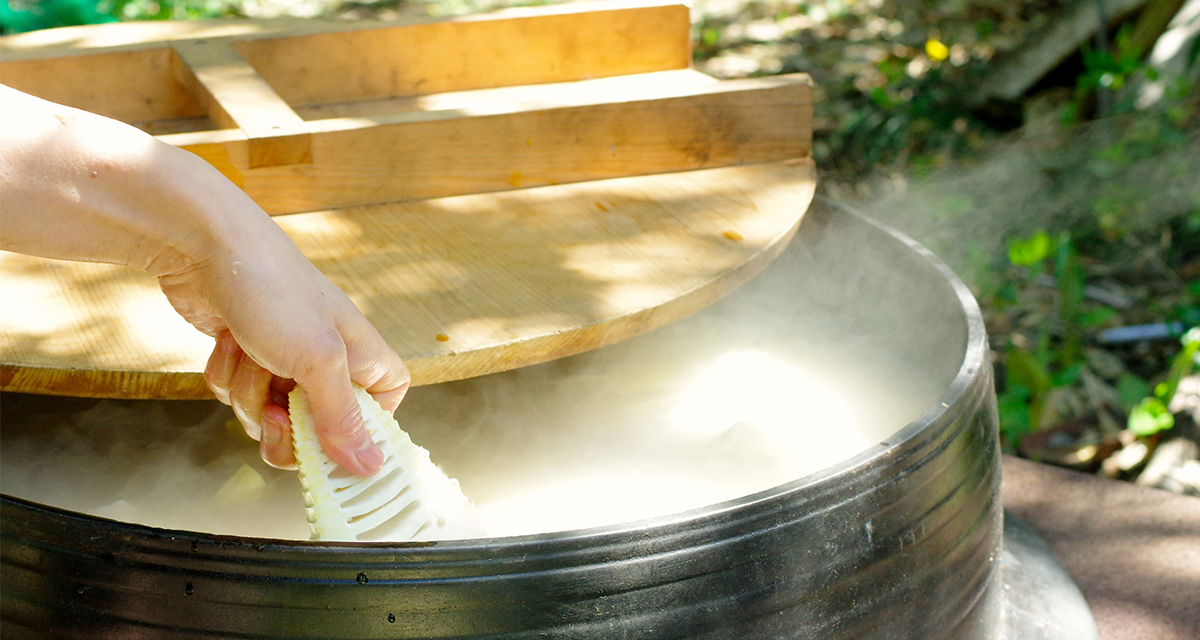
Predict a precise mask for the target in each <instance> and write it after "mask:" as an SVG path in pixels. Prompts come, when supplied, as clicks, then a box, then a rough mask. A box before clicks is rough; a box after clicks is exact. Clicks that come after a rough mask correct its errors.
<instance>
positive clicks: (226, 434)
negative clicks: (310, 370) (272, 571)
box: [0, 348, 926, 539]
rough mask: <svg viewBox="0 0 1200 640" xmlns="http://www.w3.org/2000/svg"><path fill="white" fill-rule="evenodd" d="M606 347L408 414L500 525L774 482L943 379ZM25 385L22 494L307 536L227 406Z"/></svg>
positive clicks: (656, 504)
mask: <svg viewBox="0 0 1200 640" xmlns="http://www.w3.org/2000/svg"><path fill="white" fill-rule="evenodd" d="M622 351H628V348H626V349H622ZM598 355H600V354H593V357H590V358H589V357H588V356H583V357H578V358H573V359H569V360H567V361H563V362H560V363H551V364H548V365H543V366H540V367H533V368H531V369H528V370H524V371H517V372H510V373H508V374H500V375H496V376H489V377H487V378H482V379H479V380H473V381H464V382H459V383H452V384H446V385H439V386H436V387H426V388H417V389H414V390H413V391H412V393H411V396H410V398H409V399H408V400H406V401H405V404H404V406H403V407H402V409H401V411H400V412H399V413H398V417H399V419H400V421H401V424H402V426H404V427H406V428H407V429H409V431H410V433H411V434H412V436H413V439H414V440H415V441H416V442H417V443H418V444H421V445H423V446H425V447H426V448H427V449H429V450H430V451H431V453H432V455H433V458H434V461H435V462H437V463H438V464H440V465H441V466H442V467H443V469H444V470H445V471H446V472H447V473H448V474H450V475H451V476H454V477H457V478H458V479H459V480H460V482H461V483H462V486H463V490H464V491H465V492H466V493H467V495H468V496H470V497H471V498H472V499H473V500H474V501H475V503H476V506H477V507H478V509H479V512H480V517H481V520H482V522H483V525H484V527H485V528H486V530H487V531H488V532H489V533H491V534H492V535H500V536H505V535H521V534H529V533H542V532H551V531H562V530H567V529H577V528H584V527H592V526H599V525H607V524H615V523H621V522H627V521H631V520H637V519H641V518H648V517H655V516H662V515H668V514H674V513H678V512H681V511H685V510H688V509H693V508H697V507H702V506H705V505H709V504H713V503H716V502H720V501H723V500H728V499H733V498H737V497H739V496H744V495H748V494H750V493H754V492H757V491H761V490H764V489H768V488H771V487H773V486H776V485H779V484H782V483H785V482H788V481H791V480H794V479H797V478H799V477H801V476H804V475H806V474H809V473H812V472H815V471H818V470H820V469H823V468H825V467H828V466H830V465H832V464H835V463H837V462H839V461H841V460H844V459H847V458H849V457H851V456H853V455H855V454H857V453H859V452H860V451H863V450H864V449H866V448H868V447H870V446H872V445H874V444H876V443H878V442H879V441H881V440H883V439H884V438H886V437H887V436H888V435H890V434H891V433H892V432H894V431H895V430H896V429H898V428H899V427H900V426H902V425H904V424H905V423H906V422H908V421H909V420H910V419H912V418H913V417H915V416H916V414H917V413H919V411H920V410H921V408H922V407H923V405H922V404H921V403H920V402H919V401H917V402H913V401H912V399H915V398H919V397H920V396H923V395H926V394H919V393H913V391H914V390H913V389H911V388H897V387H896V386H895V382H894V381H892V382H886V381H884V380H880V379H879V378H880V376H879V375H874V374H872V373H871V372H870V371H860V372H858V373H857V374H855V375H853V376H850V375H846V374H843V375H837V368H836V367H834V366H832V362H831V361H830V360H828V359H825V358H823V359H822V360H823V362H809V363H795V362H787V361H784V360H781V359H779V358H777V357H776V356H774V355H771V354H769V353H766V352H763V351H758V350H747V349H735V350H729V351H725V352H723V353H720V354H718V355H716V357H708V358H702V360H704V363H703V365H702V366H699V367H696V368H694V369H691V368H689V369H688V370H687V373H686V374H685V375H678V376H668V375H664V373H665V371H664V369H665V368H673V367H674V366H676V365H678V364H680V363H672V362H669V361H667V360H665V359H664V357H666V354H662V353H658V354H648V355H657V356H659V357H657V358H652V359H651V360H650V361H642V362H628V363H625V366H616V367H613V366H612V364H613V363H611V362H610V363H595V362H593V361H595V360H598V359H608V358H597V357H595V356H598ZM679 359H681V360H685V361H690V360H693V358H690V357H682V358H679ZM805 364H807V365H808V366H804V365H805ZM603 365H608V366H603ZM595 366H602V367H603V368H606V369H610V371H609V372H608V373H609V374H611V375H612V376H615V377H606V374H605V373H602V372H600V371H599V370H597V369H595V368H593V367H595ZM11 397H12V396H9V398H11ZM19 400H20V401H21V404H22V405H23V406H22V407H18V408H17V409H19V410H20V412H21V413H26V414H27V415H15V414H16V413H17V412H18V411H17V410H16V409H14V410H12V411H7V412H6V415H5V423H4V429H3V433H4V438H3V449H2V455H3V464H0V490H3V491H4V492H5V493H8V494H10V495H15V496H18V497H22V498H26V499H29V500H34V501H37V502H41V503H44V504H50V505H54V506H58V507H62V508H66V509H71V510H74V511H79V512H83V513H88V514H92V515H98V516H103V517H108V518H113V519H117V520H122V521H126V522H136V523H140V524H146V525H150V526H155V527H163V528H170V529H183V530H189V531H203V532H210V533H225V534H236V535H246V536H255V537H270V538H285V539H305V538H307V535H308V533H307V527H306V525H305V522H304V510H303V503H302V499H301V494H300V487H299V483H298V482H297V480H296V476H295V474H294V473H292V472H287V471H279V470H276V469H272V468H270V467H268V466H267V465H265V464H264V463H262V461H261V460H259V458H258V456H257V448H256V447H255V446H254V443H253V442H251V441H250V440H249V439H248V438H247V437H246V436H245V434H244V433H242V432H241V429H240V427H239V426H237V425H236V424H232V423H230V422H229V421H230V420H231V416H230V412H229V411H228V409H227V408H225V407H223V406H220V405H217V404H216V403H199V402H191V403H166V402H137V401H123V402H122V401H107V400H106V401H90V402H89V401H78V400H75V401H70V402H66V403H65V404H67V405H76V406H78V405H85V406H86V405H88V404H91V406H87V407H86V408H84V409H82V410H71V407H70V406H67V407H65V409H66V410H65V411H64V410H62V409H63V408H64V407H62V406H61V405H63V404H64V401H62V400H60V399H56V398H35V397H20V398H19ZM38 408H45V409H48V410H49V411H48V412H46V413H37V409H38ZM29 412H32V413H33V415H28V413H29Z"/></svg>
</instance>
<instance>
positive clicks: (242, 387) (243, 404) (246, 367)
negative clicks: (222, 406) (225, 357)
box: [229, 354, 274, 440]
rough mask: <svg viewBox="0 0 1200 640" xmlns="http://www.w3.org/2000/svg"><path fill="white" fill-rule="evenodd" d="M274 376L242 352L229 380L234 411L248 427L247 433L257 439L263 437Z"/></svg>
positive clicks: (230, 398)
mask: <svg viewBox="0 0 1200 640" xmlns="http://www.w3.org/2000/svg"><path fill="white" fill-rule="evenodd" d="M272 378H274V376H273V375H272V374H271V372H270V371H267V370H266V369H264V368H262V367H261V366H260V365H259V364H258V363H257V362H255V361H254V360H253V359H252V358H250V357H249V356H247V355H245V354H242V358H241V360H240V362H239V363H238V366H237V369H236V370H235V371H234V373H233V378H232V379H231V380H230V382H229V400H230V405H231V406H232V407H233V413H234V415H236V416H237V418H238V421H239V422H241V423H242V426H244V427H246V433H248V434H250V437H251V438H254V439H255V440H260V439H261V436H260V434H261V433H262V413H263V408H264V407H266V406H267V403H268V402H269V401H270V399H271V397H270V391H271V379H272Z"/></svg>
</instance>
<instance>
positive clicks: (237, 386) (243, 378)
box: [204, 331, 296, 469]
mask: <svg viewBox="0 0 1200 640" xmlns="http://www.w3.org/2000/svg"><path fill="white" fill-rule="evenodd" d="M204 379H205V381H207V382H208V386H209V388H210V389H212V391H213V394H214V395H216V396H217V399H219V400H220V401H221V402H223V403H225V404H227V405H230V406H232V407H233V413H234V415H235V416H237V419H238V422H240V423H242V427H243V428H244V429H245V430H246V434H247V435H249V436H250V437H251V438H253V439H255V440H258V441H259V451H260V453H261V454H262V458H263V460H264V461H266V463H267V464H269V465H271V466H273V467H278V468H280V469H292V468H295V466H296V458H295V452H294V450H293V448H292V431H291V421H290V420H289V419H288V413H287V409H286V408H285V407H286V406H287V394H288V392H289V391H291V389H292V387H294V386H295V383H294V382H292V381H291V380H284V379H282V378H279V377H277V376H274V375H272V374H271V372H270V371H267V370H266V369H264V368H263V367H262V366H260V365H259V364H258V363H257V362H255V361H254V360H253V359H252V358H251V357H250V356H248V355H246V354H245V352H243V351H242V349H241V347H240V346H239V345H238V344H237V341H236V340H234V339H233V336H232V335H231V334H230V333H229V332H228V331H223V332H221V334H220V335H219V336H218V337H217V344H216V346H215V348H214V349H213V353H212V355H211V356H210V357H209V360H208V365H207V366H206V367H205V370H204Z"/></svg>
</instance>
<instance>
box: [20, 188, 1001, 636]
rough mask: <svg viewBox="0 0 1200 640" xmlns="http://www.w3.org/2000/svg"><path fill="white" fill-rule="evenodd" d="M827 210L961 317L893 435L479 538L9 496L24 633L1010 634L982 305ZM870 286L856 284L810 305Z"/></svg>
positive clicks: (827, 217)
mask: <svg viewBox="0 0 1200 640" xmlns="http://www.w3.org/2000/svg"><path fill="white" fill-rule="evenodd" d="M809 215H810V217H809V219H808V220H806V222H805V223H804V226H803V227H802V229H801V233H800V235H799V236H798V240H797V242H798V243H803V244H802V245H800V246H801V247H802V250H803V251H804V252H806V256H807V258H806V259H808V260H810V261H811V264H812V265H822V266H823V268H827V269H834V270H835V272H836V269H838V268H839V265H840V264H843V263H845V264H849V263H851V262H856V261H857V262H860V263H861V262H863V261H866V262H869V263H871V264H873V265H876V266H877V267H878V266H881V265H882V266H885V267H886V273H884V272H878V273H875V274H872V273H869V272H868V273H867V274H865V275H860V276H855V277H857V278H860V279H862V282H861V283H859V284H861V285H862V287H867V289H866V291H867V292H868V293H871V294H872V295H878V296H880V297H881V300H880V305H881V307H882V308H888V307H889V306H895V305H899V306H900V307H902V306H903V305H904V304H905V303H906V302H905V301H904V300H895V301H888V300H884V299H882V298H885V297H886V296H887V291H888V284H887V281H888V279H911V278H920V279H921V280H920V282H927V283H928V287H927V293H928V295H925V294H923V295H922V299H921V300H920V301H912V304H919V305H921V309H922V311H921V313H917V314H915V315H914V318H915V319H912V318H910V319H908V320H905V321H911V322H917V323H920V322H926V321H928V320H929V319H930V318H932V317H937V316H950V317H952V318H953V319H954V320H955V321H954V322H952V323H951V326H952V327H953V328H952V329H951V330H948V331H945V332H944V333H943V334H941V335H933V336H928V335H927V336H924V337H923V338H922V337H921V335H922V331H923V328H922V327H921V326H917V327H912V328H910V329H909V330H908V332H907V333H906V334H904V335H898V337H897V345H896V349H897V350H898V351H904V350H918V351H920V352H921V354H917V355H915V356H913V357H914V358H916V360H915V361H920V360H921V359H922V358H926V359H927V360H928V367H929V369H930V370H931V371H932V370H935V369H936V368H937V367H943V368H945V366H946V364H947V363H950V364H951V365H952V366H951V368H950V370H951V371H954V370H955V367H957V375H955V376H954V377H953V380H952V381H951V382H950V384H949V386H948V388H947V389H946V391H945V393H944V394H943V396H942V397H941V399H940V402H938V403H937V404H936V405H935V406H933V407H931V408H930V409H929V410H928V411H927V412H926V413H925V414H924V415H923V416H921V417H920V418H919V419H918V420H916V421H914V422H913V423H912V424H910V425H908V426H907V427H905V428H904V429H903V430H901V431H900V432H899V433H897V434H896V435H895V436H893V437H892V438H890V439H889V440H888V441H887V442H884V443H881V444H880V445H878V446H877V447H874V448H872V449H871V450H869V451H866V452H863V453H862V454H861V455H859V456H857V457H856V458H854V459H852V460H850V461H847V462H846V463H844V464H841V465H838V466H837V467H835V468H832V469H828V470H826V471H824V472H822V473H819V474H816V475H813V476H809V477H806V478H802V479H799V480H797V481H795V482H792V483H790V484H787V485H784V486H781V487H777V488H775V489H772V490H769V491H766V492H762V493H759V494H756V495H752V496H747V497H745V498H742V499H739V500H736V501H732V502H726V503H722V504H719V505H715V506H713V507H710V508H706V509H701V510H697V511H693V512H689V513H686V514H682V515H679V516H673V517H669V518H663V519H658V520H653V521H643V522H638V523H633V524H630V525H623V526H617V527H610V528H606V529H593V530H586V531H581V532H574V533H569V534H555V535H549V536H537V537H526V538H505V539H495V540H486V541H478V542H473V543H462V544H446V543H439V544H424V545H393V546H371V545H340V544H315V543H278V542H271V541H258V540H250V539H246V538H220V537H214V536H202V535H194V534H186V533H178V532H166V531H161V530H153V529H147V528H143V527H137V526H131V525H125V524H120V523H114V522H110V521H105V520H101V519H98V518H91V517H81V516H77V515H73V514H69V513H65V512H61V511H57V510H54V509H49V508H45V507H41V506H38V505H33V504H29V503H26V502H23V501H20V500H16V499H11V498H8V497H5V498H4V499H3V501H2V503H0V560H2V569H3V575H2V577H0V580H2V582H3V590H2V593H0V606H2V608H0V615H2V620H3V628H2V631H3V634H4V637H5V638H10V637H25V636H29V637H33V636H45V637H81V638H121V639H123V640H124V639H129V638H150V637H168V636H169V637H180V638H191V637H196V638H200V637H234V636H241V637H264V638H265V637H273V638H274V637H279V638H283V637H287V638H467V637H490V638H513V639H516V638H544V637H555V638H588V639H597V638H639V639H643V638H645V639H649V638H706V639H707V638H712V639H716V638H730V639H738V640H741V639H746V638H821V639H829V638H838V639H852V638H887V639H893V638H895V639H903V638H912V639H919V640H928V639H931V638H938V639H946V640H956V639H963V640H967V639H972V640H973V639H992V638H998V637H1000V636H999V634H1000V630H999V618H1000V614H1001V611H1000V609H1001V606H1000V605H1001V596H1000V593H999V591H1000V590H999V588H998V584H999V581H998V568H997V562H996V559H997V558H998V557H999V546H1000V542H1001V510H1000V505H999V502H998V490H999V461H998V453H997V441H996V414H995V400H994V394H993V389H992V379H991V367H990V364H989V362H988V359H987V354H988V351H987V345H986V339H985V336H984V330H983V323H982V320H981V317H980V314H979V311H978V309H977V307H976V305H975V303H974V300H973V299H972V298H971V297H970V295H969V294H968V292H967V291H966V289H965V287H963V286H962V285H961V283H959V282H958V281H957V280H956V279H955V278H954V276H953V275H952V274H950V273H949V271H948V270H946V269H945V267H944V266H942V265H941V264H940V263H939V262H937V261H936V259H934V258H932V256H930V255H928V254H927V252H925V251H924V250H923V249H921V248H920V247H918V246H916V245H914V244H912V243H911V242H910V241H908V240H906V239H904V238H902V237H900V236H898V235H896V234H894V233H892V232H889V231H887V230H884V229H882V228H880V227H878V226H876V225H874V224H873V223H870V222H868V221H866V220H864V219H861V218H859V217H857V216H854V215H852V214H850V213H848V212H845V211H835V210H832V209H830V208H828V207H824V208H823V207H816V208H814V210H813V211H812V212H811V213H810V214H809ZM847 273H849V272H847ZM851 290H853V291H856V293H853V294H851V293H847V291H851ZM863 293H864V290H863V289H862V288H861V287H859V288H854V287H850V286H849V284H848V285H847V288H846V289H845V290H844V291H842V292H840V293H839V291H837V290H836V289H835V290H833V291H830V292H827V293H822V294H820V295H824V296H827V298H826V299H816V298H814V297H811V296H810V297H807V298H806V299H805V300H804V304H809V305H814V306H821V305H832V306H833V307H836V306H837V305H839V304H842V303H843V302H842V301H839V298H838V296H839V295H863ZM814 295H816V294H814ZM900 321H901V319H898V318H889V317H882V318H880V323H881V324H886V323H888V322H900ZM930 344H936V345H940V346H939V347H937V348H935V349H931V348H930ZM922 354H924V355H922ZM910 355H911V354H910ZM914 375H925V374H924V373H923V372H921V371H915V372H914ZM929 375H932V374H929ZM831 428H836V425H831Z"/></svg>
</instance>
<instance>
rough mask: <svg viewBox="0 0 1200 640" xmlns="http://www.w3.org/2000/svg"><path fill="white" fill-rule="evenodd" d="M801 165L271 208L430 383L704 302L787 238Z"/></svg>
mask: <svg viewBox="0 0 1200 640" xmlns="http://www.w3.org/2000/svg"><path fill="white" fill-rule="evenodd" d="M810 176H811V174H810V173H809V168H808V167H807V165H799V166H793V165H789V164H786V163H782V164H774V165H758V166H752V167H731V168H725V169H714V170H709V171H706V172H705V171H702V172H696V173H694V174H672V175H662V176H647V177H639V178H622V179H615V180H609V181H600V182H592V183H583V184H575V185H561V186H557V187H544V188H538V189H530V190H521V191H511V192H504V193H495V194H480V195H471V196H457V197H451V198H441V199H436V200H424V201H419V202H409V203H396V204H389V205H377V206H370V207H357V208H353V209H345V210H338V211H322V212H314V213H308V214H296V215H288V216H278V217H276V218H275V219H276V221H277V222H278V223H279V224H280V225H281V226H282V227H283V229H284V230H285V231H286V232H287V233H288V234H289V235H290V236H291V237H292V239H293V240H295V241H296V243H297V245H298V246H299V247H300V248H301V250H302V251H303V252H304V253H305V255H307V256H308V257H309V258H310V259H311V260H313V262H314V263H315V264H316V265H317V267H318V268H319V269H321V271H322V272H324V273H325V274H326V275H327V276H328V277H329V278H330V279H331V280H333V282H334V283H335V284H337V285H338V286H339V287H341V288H342V289H343V290H344V291H346V293H347V294H348V295H349V296H350V298H351V299H352V300H354V302H355V303H356V304H357V305H358V306H359V308H360V309H362V310H363V312H364V313H365V314H366V315H367V317H368V319H369V320H370V321H371V322H372V323H373V324H374V325H375V326H376V328H378V329H379V331H380V332H381V333H382V334H383V335H384V337H385V338H386V339H387V340H388V342H389V343H390V344H391V345H392V346H393V348H395V349H396V350H397V351H398V352H399V353H400V355H401V356H402V357H404V358H405V359H406V360H407V361H408V362H409V365H410V367H411V368H412V370H413V372H414V376H415V380H416V381H417V383H419V384H427V383H431V382H440V381H444V380H448V379H456V378H459V377H465V376H468V375H479V374H482V373H488V372H491V371H497V370H502V369H507V368H512V367H517V366H523V365H528V364H533V363H535V362H541V361H544V360H547V359H553V358H556V357H561V356H564V355H569V354H572V353H578V352H580V351H584V350H588V349H593V348H596V347H599V346H603V345H606V344H611V343H612V342H616V341H619V340H623V339H625V338H628V337H631V336H632V335H636V334H638V333H642V332H644V331H648V330H650V329H653V328H655V327H657V326H661V325H662V324H665V323H667V322H671V321H673V320H675V319H678V318H680V317H683V316H685V315H687V314H689V313H691V312H693V311H696V310H697V309H700V308H702V307H704V306H706V305H708V304H710V303H711V302H712V301H714V300H716V299H717V298H719V297H720V296H721V295H723V294H724V293H727V292H728V291H730V290H732V289H734V288H736V287H737V286H738V285H739V284H741V282H743V281H744V280H745V279H746V278H748V277H750V276H752V275H753V274H754V273H756V272H757V270H758V269H761V268H763V267H765V266H766V264H768V263H769V262H770V260H771V259H772V258H773V257H774V253H773V252H775V251H778V250H781V249H782V246H783V245H784V244H785V243H786V240H787V239H788V237H789V236H790V234H791V232H792V231H794V229H795V228H796V225H797V224H798V223H799V221H800V218H801V216H802V215H803V213H804V211H805V209H806V205H807V203H808V199H809V198H811V195H812V183H811V182H810V181H809V180H810ZM438 336H442V337H443V338H445V339H439V338H438ZM450 355H452V356H453V358H447V357H446V356H450Z"/></svg>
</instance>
